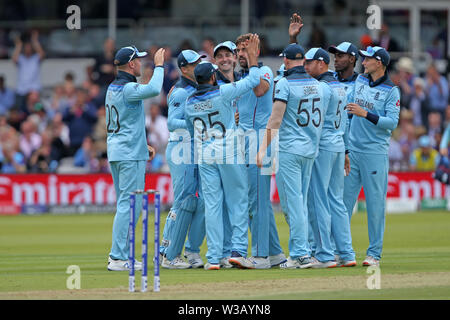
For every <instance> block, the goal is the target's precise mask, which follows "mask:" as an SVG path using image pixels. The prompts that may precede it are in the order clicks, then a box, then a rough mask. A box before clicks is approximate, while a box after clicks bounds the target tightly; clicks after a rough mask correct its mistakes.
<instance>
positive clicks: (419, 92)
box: [405, 77, 429, 126]
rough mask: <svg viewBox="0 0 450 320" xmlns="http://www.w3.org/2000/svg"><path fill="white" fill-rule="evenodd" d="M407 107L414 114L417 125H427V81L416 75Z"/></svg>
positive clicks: (414, 121)
mask: <svg viewBox="0 0 450 320" xmlns="http://www.w3.org/2000/svg"><path fill="white" fill-rule="evenodd" d="M405 100H407V103H408V105H407V108H408V109H409V110H411V111H412V112H413V114H414V116H413V124H414V125H415V126H425V125H426V123H427V120H428V105H429V100H428V97H427V95H426V94H425V81H424V80H423V79H421V78H418V77H416V78H415V79H414V83H413V90H412V92H411V94H410V95H409V96H408V98H407V99H405Z"/></svg>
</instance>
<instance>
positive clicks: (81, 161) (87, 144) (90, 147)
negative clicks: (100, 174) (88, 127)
mask: <svg viewBox="0 0 450 320" xmlns="http://www.w3.org/2000/svg"><path fill="white" fill-rule="evenodd" d="M73 164H74V165H75V166H76V167H84V168H85V169H86V171H87V172H96V171H97V170H96V169H97V168H98V160H97V158H96V150H95V147H94V143H93V140H92V137H91V136H86V137H84V139H83V144H82V145H81V147H80V148H79V149H78V150H77V152H76V153H75V156H74V159H73Z"/></svg>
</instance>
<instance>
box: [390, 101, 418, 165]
mask: <svg viewBox="0 0 450 320" xmlns="http://www.w3.org/2000/svg"><path fill="white" fill-rule="evenodd" d="M397 135H398V138H397V141H398V143H399V144H400V147H401V151H402V154H403V159H405V160H406V162H407V161H408V159H409V157H410V155H411V152H412V151H413V150H414V149H415V148H416V146H417V141H416V131H415V128H414V125H413V124H412V113H411V112H410V111H408V110H406V109H404V110H402V112H401V113H400V125H399V131H398V133H397V132H395V136H396V137H397Z"/></svg>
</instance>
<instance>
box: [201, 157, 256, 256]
mask: <svg viewBox="0 0 450 320" xmlns="http://www.w3.org/2000/svg"><path fill="white" fill-rule="evenodd" d="M198 166H199V170H200V177H201V180H202V192H203V196H204V199H205V224H206V241H207V245H208V251H207V253H206V258H207V259H208V262H209V263H213V264H217V263H219V261H220V260H221V259H222V258H223V257H224V203H225V206H226V209H227V210H228V213H229V215H228V216H229V219H230V223H231V230H232V232H231V250H232V251H236V252H238V253H239V254H241V255H242V256H244V257H246V256H247V247H248V189H247V188H248V186H247V183H246V181H247V171H246V169H245V165H244V164H205V163H202V164H199V165H198Z"/></svg>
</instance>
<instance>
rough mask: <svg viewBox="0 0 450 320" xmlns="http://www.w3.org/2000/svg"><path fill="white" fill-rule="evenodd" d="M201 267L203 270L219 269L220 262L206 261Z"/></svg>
mask: <svg viewBox="0 0 450 320" xmlns="http://www.w3.org/2000/svg"><path fill="white" fill-rule="evenodd" d="M203 268H204V269H205V270H220V264H216V263H209V262H207V263H206V264H205V266H204V267H203Z"/></svg>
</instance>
